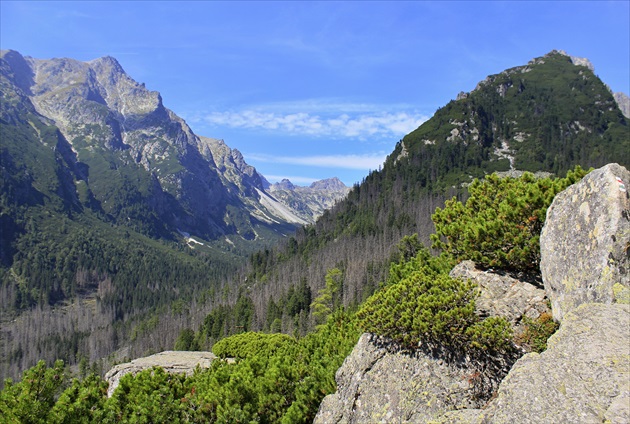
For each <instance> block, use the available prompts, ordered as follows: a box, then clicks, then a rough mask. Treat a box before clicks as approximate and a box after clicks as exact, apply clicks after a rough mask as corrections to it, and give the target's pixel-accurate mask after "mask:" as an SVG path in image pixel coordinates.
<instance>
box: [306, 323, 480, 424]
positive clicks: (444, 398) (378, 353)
mask: <svg viewBox="0 0 630 424" xmlns="http://www.w3.org/2000/svg"><path fill="white" fill-rule="evenodd" d="M472 376H473V371H472V370H470V369H468V368H467V367H465V366H462V367H458V366H455V365H449V364H447V363H445V362H444V361H442V360H439V359H435V358H432V357H430V356H428V355H424V354H415V355H414V356H411V355H409V354H406V353H403V352H397V351H395V350H391V349H390V348H389V347H386V346H380V345H379V341H378V339H377V338H375V337H374V336H372V335H370V334H363V335H362V336H361V338H360V339H359V342H358V343H357V345H356V346H355V348H354V349H353V351H352V353H351V354H350V356H348V357H347V358H346V360H345V361H344V363H343V365H342V366H341V368H339V370H338V371H337V374H336V376H335V378H336V381H337V392H336V393H334V394H332V395H329V396H326V397H325V398H324V400H323V402H322V404H321V405H320V409H319V412H318V414H317V416H316V417H315V421H314V422H315V423H322V424H323V423H326V424H330V423H390V422H407V423H416V422H428V421H430V420H432V419H434V418H436V417H439V416H441V415H442V414H443V413H445V412H447V411H449V410H452V409H461V408H478V407H480V406H481V405H480V404H479V403H478V401H476V400H475V399H474V395H473V387H472V381H471V379H472Z"/></svg>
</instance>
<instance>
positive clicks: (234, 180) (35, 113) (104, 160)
mask: <svg viewBox="0 0 630 424" xmlns="http://www.w3.org/2000/svg"><path fill="white" fill-rule="evenodd" d="M0 96H1V99H2V105H1V106H2V107H1V110H0V123H1V131H2V146H1V148H2V152H1V153H2V154H1V169H2V180H1V196H2V197H1V201H0V207H1V211H0V226H1V229H2V231H1V237H0V260H1V263H2V268H1V270H0V279H1V280H2V283H1V286H0V287H2V290H3V292H2V294H1V295H0V305H2V310H3V314H2V317H0V318H2V319H4V320H8V319H12V318H13V317H14V316H15V314H16V313H19V312H20V311H28V310H29V309H30V308H32V307H35V306H38V307H43V306H46V307H49V306H55V305H57V304H60V302H66V301H71V300H72V299H75V298H77V296H83V297H86V296H87V297H93V296H94V295H95V293H96V292H98V289H99V285H102V282H103V281H106V280H108V278H111V279H113V285H114V287H117V288H119V289H120V291H121V292H124V293H118V294H114V293H113V292H115V291H117V289H113V290H103V289H102V287H101V290H100V293H101V294H100V295H97V298H98V300H99V302H100V301H102V302H104V303H105V304H108V305H110V306H112V307H114V308H118V309H119V310H120V311H119V312H118V314H121V315H120V316H122V314H131V315H134V314H135V313H137V312H138V311H140V310H145V309H146V308H147V307H149V308H150V307H151V306H149V305H153V306H155V305H157V304H165V302H168V301H167V300H165V299H167V298H168V299H173V298H176V297H178V296H182V295H184V293H187V289H186V288H185V287H183V286H186V285H188V286H189V288H191V290H193V289H192V287H199V286H208V285H212V284H213V283H212V281H215V282H216V281H217V280H218V279H220V278H223V277H224V276H225V275H226V273H229V272H231V271H233V270H234V269H235V268H236V267H237V266H238V265H239V264H240V263H242V262H243V261H244V259H245V258H246V257H247V255H249V254H251V253H252V252H255V251H256V250H258V249H259V248H261V247H266V246H270V245H272V244H274V243H277V242H278V240H281V239H283V238H286V237H287V236H289V235H291V234H292V233H293V232H294V231H295V230H296V228H298V227H300V226H302V225H307V224H309V223H312V222H314V220H315V219H316V218H317V217H318V216H319V215H321V214H322V213H323V211H324V209H326V208H328V207H330V206H332V205H333V204H334V203H335V202H336V201H338V200H340V199H341V198H343V197H344V196H345V194H346V193H347V192H348V191H349V189H348V188H347V187H345V185H343V183H341V181H339V180H338V179H330V180H323V181H320V182H317V183H315V184H313V186H311V187H295V186H293V185H291V184H290V183H289V184H288V185H287V184H279V185H271V184H270V183H269V182H268V181H267V180H266V179H265V178H264V177H263V176H262V175H260V174H259V173H258V172H257V171H256V169H255V168H254V167H252V166H250V165H248V164H247V163H246V162H245V159H244V158H243V155H242V154H241V153H240V152H239V151H238V150H236V149H232V148H230V147H229V146H228V145H227V144H226V143H225V142H224V141H223V140H219V139H214V138H207V137H202V136H198V135H196V134H195V133H194V132H193V131H192V130H191V128H190V127H189V126H188V125H187V124H186V122H185V121H184V120H183V119H181V118H180V117H178V116H177V115H176V114H175V113H174V112H173V111H171V110H169V109H167V108H166V107H165V106H164V104H163V102H162V97H161V96H160V94H159V93H158V92H157V91H150V90H148V89H147V88H146V87H145V86H144V84H141V83H138V82H136V81H134V80H133V79H132V78H131V77H130V76H129V75H127V74H126V73H125V71H124V70H123V69H122V67H121V66H120V64H119V63H118V62H117V61H116V59H114V58H112V57H103V58H99V59H96V60H92V61H90V62H80V61H77V60H74V59H68V58H61V59H34V58H31V57H25V56H22V55H21V54H20V53H18V52H16V51H12V50H4V51H2V52H1V55H0ZM280 187H282V188H280ZM156 242H157V243H156ZM84 243H89V248H88V247H87V246H82V244H84ZM51 249H52V250H53V251H54V253H51V252H50V250H51ZM131 251H133V253H132V252H131ZM68 255H70V256H68ZM165 258H167V259H165ZM139 260H140V261H142V262H143V263H144V266H145V267H146V271H143V272H142V274H143V276H144V277H140V278H138V276H137V275H133V274H137V272H136V271H135V268H136V267H137V266H138V261H139ZM155 261H157V262H160V263H162V264H161V265H160V266H156V264H155ZM190 261H193V262H195V263H196V266H198V267H199V269H198V270H197V271H195V272H193V274H196V276H192V275H191V274H190V269H191V265H190V264H189V262H190ZM166 264H168V265H166ZM180 267H183V268H186V270H187V271H185V272H183V273H179V274H180V277H177V276H176V277H166V275H168V274H170V273H171V272H176V271H169V270H168V269H167V268H170V269H177V268H180ZM158 268H163V269H162V270H161V271H157V269H158ZM193 268H194V267H193ZM120 269H124V270H128V271H129V275H128V276H127V277H123V276H122V275H121V274H122V273H121V272H120V271H119V270H120ZM81 270H85V271H86V272H87V273H81ZM204 270H205V271H204ZM78 274H81V277H77V275H78ZM165 278H166V280H168V283H167V285H169V286H171V289H169V290H168V291H169V294H166V295H165V294H164V293H159V292H160V290H157V289H156V287H159V286H160V284H162V287H164V283H163V282H162V283H160V282H161V281H162V280H163V279H165ZM180 278H181V279H182V280H186V282H185V283H182V282H181V281H179V282H178V280H179V279H180ZM208 280H210V283H208ZM142 283H144V287H143V288H139V287H141V286H143V284H142ZM123 286H125V287H126V288H125V289H122V288H121V287H123ZM132 287H133V290H134V291H136V292H138V291H140V292H142V291H143V290H144V291H146V293H145V294H143V295H139V296H138V295H137V294H136V295H132V294H131V293H130V290H131V288H132ZM105 292H109V295H106V294H104V293H105ZM133 296H136V297H141V298H144V299H142V300H141V299H136V300H130V299H129V297H133ZM185 296H186V295H184V297H185ZM125 298H127V299H126V300H125ZM148 298H150V299H152V300H147V299H148ZM160 299H162V300H160ZM129 302H131V303H129ZM123 304H127V306H122V305H123ZM132 304H133V306H132ZM121 308H122V309H121ZM123 310H124V311H125V312H123ZM3 357H8V355H3Z"/></svg>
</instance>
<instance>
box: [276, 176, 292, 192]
mask: <svg viewBox="0 0 630 424" xmlns="http://www.w3.org/2000/svg"><path fill="white" fill-rule="evenodd" d="M274 185H275V186H276V188H278V189H281V190H295V186H294V185H293V183H292V182H291V181H289V180H288V179H286V178H283V179H282V181H280V182H279V183H276V184H274Z"/></svg>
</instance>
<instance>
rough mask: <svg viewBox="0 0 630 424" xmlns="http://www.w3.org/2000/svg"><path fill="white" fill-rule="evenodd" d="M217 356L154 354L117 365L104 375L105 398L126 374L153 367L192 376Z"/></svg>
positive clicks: (174, 353) (201, 353)
mask: <svg viewBox="0 0 630 424" xmlns="http://www.w3.org/2000/svg"><path fill="white" fill-rule="evenodd" d="M215 359H217V356H216V355H215V354H214V353H212V352H188V351H172V350H167V351H164V352H160V353H156V354H155V355H151V356H146V357H144V358H137V359H134V360H133V361H131V362H126V363H124V364H118V365H116V366H114V367H113V368H112V369H110V370H109V371H108V372H107V374H105V380H106V381H107V382H108V383H109V387H108V389H107V396H111V395H112V394H113V393H114V390H116V387H118V384H119V383H120V379H121V378H122V377H123V376H124V375H126V374H129V373H131V374H134V375H135V374H137V373H139V372H140V371H144V370H146V369H150V368H153V367H161V368H163V369H164V371H166V372H170V373H173V374H186V375H192V373H193V372H194V371H195V368H197V367H200V368H209V367H210V365H211V364H212V361H214V360H215Z"/></svg>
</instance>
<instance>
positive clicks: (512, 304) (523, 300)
mask: <svg viewBox="0 0 630 424" xmlns="http://www.w3.org/2000/svg"><path fill="white" fill-rule="evenodd" d="M449 275H450V276H451V277H452V278H461V279H463V280H470V281H472V282H473V283H475V284H476V285H477V288H478V289H479V297H478V298H477V299H476V301H475V304H476V312H477V314H479V315H480V316H482V317H486V316H501V317H504V318H506V319H507V320H508V321H510V322H511V323H512V324H518V323H519V322H521V320H522V318H523V317H524V316H526V317H528V318H531V319H536V318H538V317H539V316H540V315H541V314H543V313H548V312H551V311H550V310H549V307H548V306H547V295H546V293H545V290H543V289H541V288H539V287H536V286H535V285H534V284H531V283H528V282H526V281H521V280H517V279H515V278H513V277H510V276H509V275H504V274H497V273H495V272H491V271H484V270H480V269H477V268H475V264H474V262H472V261H463V262H461V263H459V264H458V265H457V266H455V267H454V268H453V269H452V270H451V272H450V274H449Z"/></svg>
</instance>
